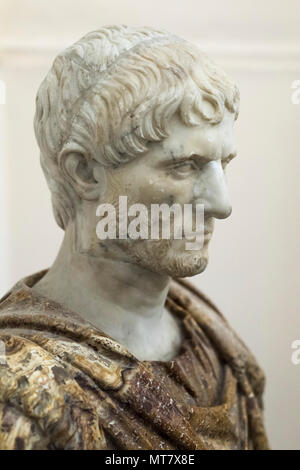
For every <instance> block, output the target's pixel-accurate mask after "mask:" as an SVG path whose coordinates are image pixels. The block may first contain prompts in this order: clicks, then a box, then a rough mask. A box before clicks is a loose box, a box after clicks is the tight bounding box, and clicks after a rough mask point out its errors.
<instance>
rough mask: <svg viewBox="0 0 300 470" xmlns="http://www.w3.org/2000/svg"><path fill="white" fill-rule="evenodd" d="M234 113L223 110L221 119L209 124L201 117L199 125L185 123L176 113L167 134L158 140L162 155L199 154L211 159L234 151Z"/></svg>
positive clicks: (178, 156) (226, 155)
mask: <svg viewBox="0 0 300 470" xmlns="http://www.w3.org/2000/svg"><path fill="white" fill-rule="evenodd" d="M234 122H235V121H234V115H233V114H232V113H230V112H229V111H227V110H225V113H224V117H223V119H222V121H221V122H220V123H218V124H210V123H209V122H207V121H204V120H203V119H201V123H200V124H199V125H196V126H193V127H190V126H187V125H185V124H184V123H183V122H182V121H181V120H180V118H179V117H178V116H177V115H176V116H173V118H172V119H171V122H170V126H169V136H168V137H167V138H166V139H164V140H163V141H162V142H160V143H159V144H160V147H161V149H160V150H163V155H165V156H166V157H167V156H168V155H169V156H170V157H172V158H181V157H183V156H189V155H199V156H203V157H207V158H211V159H220V158H227V157H228V155H231V154H234V153H236V146H235V139H234V133H233V127H234Z"/></svg>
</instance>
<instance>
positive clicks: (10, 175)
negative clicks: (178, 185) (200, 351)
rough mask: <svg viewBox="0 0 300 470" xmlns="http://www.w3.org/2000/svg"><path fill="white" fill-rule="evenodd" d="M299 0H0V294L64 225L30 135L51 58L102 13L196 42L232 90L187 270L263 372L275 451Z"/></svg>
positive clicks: (295, 429)
mask: <svg viewBox="0 0 300 470" xmlns="http://www.w3.org/2000/svg"><path fill="white" fill-rule="evenodd" d="M299 22H300V3H299V2H298V0H288V1H287V2H282V1H281V0H264V1H263V2H260V1H259V0H255V1H253V0H252V1H251V0H243V1H242V2H240V1H238V0H227V1H226V2H224V1H223V0H219V1H217V0H210V1H209V2H205V1H202V0H185V1H178V0H164V1H159V0H152V1H146V0H139V1H138V0H98V1H97V0H75V1H74V0H73V1H71V0H52V1H51V2H48V1H46V0H39V1H36V0H19V1H18V0H2V1H1V4H0V80H1V81H2V82H5V84H6V102H5V104H0V296H1V295H3V294H4V293H5V292H6V291H7V290H8V289H9V288H10V287H11V286H12V285H13V284H14V283H15V282H16V281H17V280H19V279H20V278H22V277H24V276H25V275H28V274H30V273H33V272H35V271H38V270H40V269H42V268H45V267H48V266H49V265H50V264H51V263H52V262H53V259H54V257H55V255H56V253H57V250H58V247H59V245H60V241H61V239H62V236H63V232H62V231H61V230H60V229H59V228H58V227H57V225H56V224H55V222H54V218H53V217H52V212H51V204H50V194H49V191H48V189H47V187H46V183H45V180H44V177H43V174H42V171H41V169H40V165H39V154H38V148H37V144H36V142H35V138H34V133H33V124H32V122H33V114H34V102H35V94H36V91H37V87H38V85H39V84H40V82H41V80H42V78H43V77H44V75H45V74H46V72H47V70H48V69H49V68H50V65H51V62H52V60H53V59H54V57H55V55H56V54H57V53H58V52H59V51H60V50H61V49H63V48H64V47H66V46H67V45H69V44H71V43H72V42H74V41H75V40H76V39H78V38H79V37H81V36H82V35H83V34H85V33H87V32H89V31H91V30H93V29H96V28H98V27H99V26H102V25H106V24H114V23H125V24H126V23H127V24H132V25H150V26H157V27H159V28H165V29H167V30H169V31H171V32H174V33H177V34H179V35H181V36H183V37H185V38H186V39H190V40H192V41H194V42H196V43H198V44H199V46H200V47H201V48H202V49H203V50H204V51H206V52H207V53H208V54H209V55H210V56H212V58H214V59H215V60H216V61H218V62H219V63H220V64H221V65H222V66H223V68H224V69H225V70H226V71H227V72H228V73H229V74H230V75H231V76H232V77H233V78H234V79H235V81H236V82H237V84H238V85H239V88H240V92H241V109H240V117H239V120H238V123H237V126H236V135H237V142H238V151H239V156H238V158H237V159H236V160H235V161H234V162H232V164H231V165H230V167H229V168H228V181H229V186H230V190H231V196H232V204H233V213H232V215H231V217H230V218H229V219H227V220H225V221H217V223H216V228H215V233H214V236H213V240H212V242H211V245H210V254H211V256H210V264H209V266H208V268H207V270H206V271H205V272H204V273H203V274H201V275H199V276H197V277H195V278H193V279H192V282H194V283H195V284H197V285H198V286H199V287H200V288H201V289H202V290H203V291H204V292H205V293H206V294H207V295H208V296H210V297H211V298H212V299H213V300H214V302H215V303H216V304H217V305H218V306H219V307H220V308H221V310H222V311H223V313H224V314H225V315H226V316H227V318H228V319H229V321H230V322H231V324H232V326H233V327H234V328H235V329H236V330H237V332H238V333H239V334H240V336H241V337H242V338H243V339H244V340H245V341H246V343H247V344H248V345H249V346H250V348H251V350H253V351H254V353H255V355H256V357H257V358H258V360H259V362H260V364H261V366H262V367H263V369H264V371H265V373H266V376H267V388H266V393H265V404H266V424H267V430H268V434H269V436H270V440H271V445H272V447H273V448H275V449H299V448H300V405H299V394H300V364H299V365H298V366H297V365H294V364H292V361H291V355H292V349H291V343H292V342H293V341H294V340H296V339H300V309H299V306H300V300H299V285H300V282H299V281H300V275H299V269H300V243H299V234H300V218H299V201H300V184H299V177H300V155H299V147H300V146H299V125H300V104H293V103H292V99H291V97H292V92H293V90H292V88H291V87H292V83H293V82H295V80H300V28H299Z"/></svg>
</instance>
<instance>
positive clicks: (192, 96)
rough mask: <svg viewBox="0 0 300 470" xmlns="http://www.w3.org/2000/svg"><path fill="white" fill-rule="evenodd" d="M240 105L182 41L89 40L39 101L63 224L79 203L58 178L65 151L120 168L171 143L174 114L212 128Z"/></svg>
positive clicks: (222, 78) (146, 31) (44, 151)
mask: <svg viewBox="0 0 300 470" xmlns="http://www.w3.org/2000/svg"><path fill="white" fill-rule="evenodd" d="M203 101H208V102H209V103H210V104H211V105H212V109H213V111H212V112H211V113H210V114H208V113H207V112H205V109H206V108H205V107H204V106H203ZM238 106H239V92H238V89H237V87H236V86H235V84H234V83H233V82H232V81H231V80H230V79H229V78H228V77H227V75H226V74H225V73H224V72H223V71H222V70H221V69H220V68H219V67H217V66H216V65H215V64H214V63H213V62H212V61H211V60H210V59H209V58H208V57H207V56H206V55H205V54H204V53H203V52H201V51H200V50H199V49H198V48H197V47H196V46H194V45H193V44H191V43H189V42H187V41H185V40H183V39H181V38H179V37H177V36H174V35H172V34H170V33H168V32H166V31H160V30H156V29H153V28H149V27H140V28H139V27H137V28H135V27H128V26H107V27H103V28H101V29H99V30H97V31H94V32H91V33H89V34H87V35H85V36H84V37H83V38H81V39H80V40H79V41H77V42H76V43H75V44H73V45H72V46H71V47H69V48H67V49H66V50H65V51H63V52H62V53H60V54H59V55H58V56H57V57H56V59H55V60H54V63H53V65H52V68H51V69H50V71H49V72H48V74H47V76H46V77H45V79H44V81H43V82H42V84H41V86H40V88H39V90H38V94H37V98H36V113H35V118H34V128H35V135H36V138H37V141H38V144H39V147H40V151H41V164H42V168H43V170H44V173H45V176H46V179H47V182H48V185H49V188H50V190H51V193H52V203H53V210H54V215H55V219H56V221H57V223H58V225H59V226H60V227H61V228H63V229H65V228H66V226H67V224H68V222H69V220H70V219H71V218H73V217H74V211H75V208H74V198H76V197H78V196H76V194H75V191H74V190H73V189H72V188H71V185H69V184H68V182H67V181H65V178H64V177H63V175H62V172H61V168H60V156H61V155H62V152H64V151H65V150H66V149H68V150H70V151H76V152H81V153H82V154H84V155H85V157H86V158H87V159H94V160H96V161H98V162H99V163H101V164H102V165H103V166H106V167H109V166H118V165H120V164H122V163H126V162H128V161H130V160H132V159H134V158H136V157H137V156H138V155H141V154H144V153H145V152H147V150H148V145H149V143H150V142H158V141H162V140H163V139H164V138H166V137H167V136H168V135H169V134H168V124H169V122H170V119H171V117H172V116H173V115H174V114H175V113H178V114H179V116H180V118H181V120H182V121H183V122H184V123H185V124H186V125H188V126H194V125H198V124H199V123H200V119H204V120H206V121H208V122H209V123H211V124H212V125H213V124H216V123H218V122H220V121H221V120H222V118H223V114H224V109H225V108H227V109H228V110H229V111H230V112H232V113H234V114H235V116H236V117H237V114H238Z"/></svg>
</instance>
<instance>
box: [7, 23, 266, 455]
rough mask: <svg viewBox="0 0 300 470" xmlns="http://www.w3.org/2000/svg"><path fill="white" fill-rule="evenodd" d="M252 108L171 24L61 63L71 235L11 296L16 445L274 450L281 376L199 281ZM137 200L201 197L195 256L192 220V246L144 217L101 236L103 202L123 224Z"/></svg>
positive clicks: (96, 43)
mask: <svg viewBox="0 0 300 470" xmlns="http://www.w3.org/2000/svg"><path fill="white" fill-rule="evenodd" d="M238 106H239V92H238V89H237V87H236V86H235V84H234V83H233V82H232V81H231V80H230V79H229V78H228V77H227V75H226V74H225V73H224V72H223V71H222V70H221V69H220V68H219V67H218V66H217V65H215V64H214V63H213V62H212V61H211V60H210V59H209V58H208V57H207V56H206V55H205V54H204V53H202V52H201V51H200V50H199V49H198V48H197V47H196V46H195V45H193V44H191V43H189V42H187V41H185V40H183V39H181V38H179V37H177V36H175V35H172V34H169V33H167V32H165V31H160V30H156V29H154V28H149V27H136V28H135V27H128V26H108V27H103V28H100V29H99V30H97V31H94V32H91V33H89V34H87V35H85V36H84V37H83V38H81V39H80V40H79V41H78V42H76V43H75V44H73V45H72V46H70V47H69V48H67V49H66V50H65V51H63V52H62V53H60V54H59V55H58V56H57V57H56V59H55V60H54V63H53V65H52V68H51V69H50V71H49V73H48V74H47V76H46V78H45V79H44V81H43V82H42V84H41V86H40V88H39V91H38V94H37V100H36V114H35V119H34V128H35V134H36V138H37V141H38V145H39V148H40V158H41V165H42V168H43V171H44V174H45V176H46V180H47V183H48V186H49V189H50V192H51V197H52V205H53V211H54V216H55V220H56V222H57V224H58V225H59V226H60V227H61V228H62V229H63V230H64V231H65V236H64V240H63V243H62V246H61V248H60V251H59V253H58V256H57V258H56V260H55V262H54V264H53V265H52V267H50V269H48V270H44V271H41V272H39V273H36V274H33V275H31V276H28V277H27V278H25V279H23V280H21V281H19V282H18V283H17V284H16V285H15V286H14V287H13V288H12V289H11V291H10V292H8V294H7V295H6V296H5V297H4V298H3V299H2V300H1V302H0V340H1V341H2V342H3V343H4V344H5V357H4V358H5V360H3V361H1V364H0V423H1V426H0V448H1V449H130V450H138V449H148V450H150V449H158V450H168V449H193V450H194V449H195V450H201V449H205V450H206V449H232V450H233V449H243V450H246V449H268V441H267V437H266V433H265V430H264V424H263V405H262V394H263V388H264V375H263V373H262V371H261V369H260V368H259V366H258V365H257V363H256V360H255V358H254V357H253V355H252V353H251V352H250V351H249V350H248V349H247V347H246V346H245V345H244V343H243V342H242V341H241V340H240V339H239V338H238V336H237V335H236V334H235V332H234V331H233V330H232V329H231V327H230V326H229V324H228V322H227V321H226V320H225V318H224V317H223V316H222V314H221V312H220V311H219V310H218V308H217V307H216V306H215V305H214V304H213V303H212V302H211V301H210V300H209V299H207V298H206V297H205V295H204V294H202V293H201V292H200V291H199V290H197V289H196V288H195V287H194V286H193V285H192V284H190V283H189V282H187V281H186V280H185V279H184V278H186V277H190V276H194V275H196V274H199V273H201V272H202V271H204V270H205V268H206V266H207V262H208V244H209V240H210V238H211V235H212V232H213V224H214V219H215V218H219V219H222V218H226V217H228V216H229V215H230V213H231V204H230V199H229V195H228V190H227V184H226V179H225V169H226V165H227V164H228V162H229V161H230V160H231V159H232V158H233V157H234V156H235V155H236V147H235V142H234V137H233V126H234V122H235V120H236V118H237V115H238ZM120 197H126V201H127V202H126V203H127V206H128V207H132V206H133V205H140V206H142V207H143V208H146V209H145V210H146V212H147V213H148V211H149V213H150V209H151V207H152V205H156V206H161V205H165V207H166V206H168V207H170V206H173V205H176V207H179V208H180V207H187V206H188V205H189V207H191V208H192V210H193V211H194V209H195V207H196V205H197V204H198V205H199V206H201V207H203V219H202V225H201V230H202V232H201V234H202V238H201V241H202V243H201V244H200V245H199V247H198V248H197V249H195V248H193V249H190V250H189V249H186V242H187V241H189V242H190V243H192V242H193V241H195V239H197V230H198V229H197V227H196V229H195V225H194V222H192V220H191V217H190V219H189V221H190V233H188V232H187V231H184V236H183V237H181V238H177V237H176V236H175V230H173V232H172V231H171V233H170V236H169V237H167V238H163V237H161V236H159V237H158V238H155V239H154V238H151V237H148V238H146V237H144V238H143V237H128V236H127V235H128V234H127V228H128V225H126V227H127V228H126V229H125V232H126V233H125V236H123V237H120V236H118V237H107V238H105V237H103V238H102V239H101V238H100V237H99V232H98V230H97V224H98V223H99V220H100V219H99V210H98V208H99V205H101V204H102V205H103V204H104V205H106V206H105V207H113V208H114V209H115V214H116V215H117V217H116V219H115V223H116V226H115V228H117V229H118V228H119V229H120V223H121V222H120V221H121V217H120V206H119V201H120ZM108 205H110V206H108ZM104 212H105V211H104ZM102 215H104V213H102ZM127 215H128V220H126V224H127V222H129V221H130V220H132V217H131V216H132V214H131V216H130V214H129V212H128V213H127ZM127 215H126V217H127ZM130 217H131V218H130ZM173 219H174V220H175V213H174V217H173ZM173 219H172V220H173ZM150 222H151V220H150V221H149V224H150ZM146 223H148V221H147V222H146ZM122 227H124V226H122ZM174 227H175V223H174ZM122 230H123V229H122ZM201 230H200V231H201ZM123 232H124V230H123ZM118 233H119V235H120V230H119V231H118ZM123 235H124V233H123Z"/></svg>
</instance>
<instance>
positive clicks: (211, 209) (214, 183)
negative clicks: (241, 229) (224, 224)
mask: <svg viewBox="0 0 300 470" xmlns="http://www.w3.org/2000/svg"><path fill="white" fill-rule="evenodd" d="M197 184H199V185H200V186H199V187H198V191H197V189H196V192H198V194H199V193H201V199H202V200H203V202H204V210H205V216H206V217H215V218H217V219H226V217H229V216H230V214H231V211H232V206H231V202H230V196H229V192H228V187H227V182H226V178H225V175H224V170H223V168H222V163H221V161H220V160H213V161H210V162H208V163H207V164H206V165H205V167H204V168H203V172H202V174H201V178H200V179H199V182H198V183H197ZM199 195H200V194H199Z"/></svg>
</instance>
